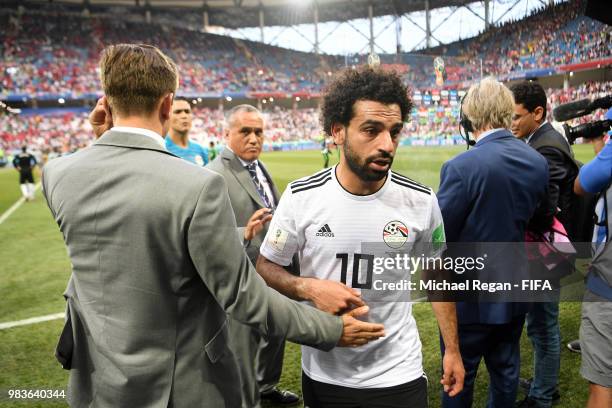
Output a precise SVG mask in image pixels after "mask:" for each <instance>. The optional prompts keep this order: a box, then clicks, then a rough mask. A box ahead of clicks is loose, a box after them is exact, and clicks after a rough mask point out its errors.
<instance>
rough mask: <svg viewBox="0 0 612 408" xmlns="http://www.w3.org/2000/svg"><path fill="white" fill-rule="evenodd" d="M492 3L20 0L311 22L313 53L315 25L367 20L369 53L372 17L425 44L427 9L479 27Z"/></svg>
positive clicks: (429, 34) (227, 20)
mask: <svg viewBox="0 0 612 408" xmlns="http://www.w3.org/2000/svg"><path fill="white" fill-rule="evenodd" d="M4 1H7V0H4ZM494 1H501V0H482V3H484V11H483V12H481V13H479V12H477V11H474V9H473V8H472V7H470V5H471V4H472V3H480V1H476V0H26V1H24V3H29V4H49V3H52V4H58V5H59V4H62V5H66V6H68V7H80V8H81V9H83V10H85V9H87V10H90V11H92V12H94V13H95V12H97V11H104V9H107V8H113V7H122V8H126V9H129V11H130V12H132V13H138V12H142V13H143V14H144V15H145V17H146V20H147V21H151V18H152V17H151V16H152V14H159V13H184V12H186V11H187V12H189V10H191V11H192V13H191V14H192V16H193V14H194V13H197V14H200V15H201V20H200V22H201V24H200V28H201V29H203V30H204V31H207V30H208V28H209V27H214V26H217V27H223V28H228V29H242V28H249V27H259V28H260V32H261V36H260V41H261V42H265V41H264V27H269V26H282V27H290V28H293V29H295V30H296V31H298V30H297V29H296V28H295V27H296V26H297V25H300V24H313V25H314V38H312V39H309V38H306V36H304V35H303V34H302V33H300V34H301V35H302V37H304V38H305V39H306V40H308V41H309V42H310V43H311V44H312V46H313V51H314V52H316V53H318V52H319V44H320V42H319V38H318V24H319V23H325V22H330V21H337V22H339V23H341V24H342V23H347V24H351V23H350V21H351V20H355V19H369V22H370V30H369V31H370V32H369V34H368V33H364V32H362V31H360V30H359V29H358V28H356V27H355V26H354V25H351V27H353V29H355V30H356V31H358V32H359V33H360V34H361V35H363V36H364V37H365V38H367V39H368V42H369V49H370V53H373V52H374V50H375V46H376V38H377V36H375V35H374V30H373V23H372V21H373V19H374V18H375V17H381V16H395V21H396V24H401V20H402V19H403V18H404V17H405V18H406V19H407V20H409V23H410V24H414V25H415V26H417V27H418V28H419V29H421V30H422V31H423V33H424V34H425V38H424V40H423V42H424V45H425V47H427V48H429V47H430V46H431V40H432V39H436V38H435V36H434V34H435V31H436V29H437V28H438V27H440V25H441V24H440V25H438V27H435V28H433V29H432V27H431V18H430V11H431V10H435V9H438V8H443V7H450V8H451V9H452V10H453V11H452V13H454V12H455V11H457V10H458V9H460V8H463V7H465V8H466V9H468V10H469V11H470V12H471V13H472V14H474V15H476V16H477V17H478V18H480V19H481V20H482V21H483V28H484V29H488V28H489V26H490V25H492V24H495V22H496V21H499V20H500V19H501V17H499V18H498V19H497V20H496V21H492V16H491V14H490V13H489V9H490V4H491V3H493V2H494ZM520 1H521V0H508V1H507V2H508V3H513V5H512V6H511V7H510V8H509V9H508V10H507V11H506V13H507V12H508V11H510V10H511V9H512V8H514V7H515V6H516V5H517V4H518V3H519V2H520ZM544 1H545V0H540V2H544ZM8 2H11V0H8ZM548 2H549V3H552V2H554V0H548ZM419 11H424V12H425V26H424V27H423V26H421V25H419V24H417V23H416V22H415V21H414V20H413V19H411V18H410V13H414V12H419ZM452 13H451V14H452ZM481 14H484V15H481ZM504 14H505V13H504ZM449 17H450V16H449ZM502 17H503V15H502ZM179 18H180V17H179ZM447 19H448V18H447ZM447 19H445V20H444V21H446V20H447ZM444 21H443V22H444ZM298 32H299V31H298ZM327 36H329V34H327ZM436 40H437V39H436ZM438 42H439V43H441V42H440V41H438Z"/></svg>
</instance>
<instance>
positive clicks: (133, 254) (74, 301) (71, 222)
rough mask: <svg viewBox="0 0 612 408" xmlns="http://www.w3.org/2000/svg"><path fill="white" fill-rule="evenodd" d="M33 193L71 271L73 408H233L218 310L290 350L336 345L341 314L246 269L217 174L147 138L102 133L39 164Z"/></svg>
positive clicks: (234, 376)
mask: <svg viewBox="0 0 612 408" xmlns="http://www.w3.org/2000/svg"><path fill="white" fill-rule="evenodd" d="M43 189H44V190H43V191H44V194H45V197H46V199H47V203H48V205H49V208H50V209H51V212H52V214H53V216H54V218H55V220H56V222H57V223H58V225H59V227H60V230H61V232H62V234H63V236H64V240H65V242H66V245H67V247H68V252H69V256H70V259H71V262H72V275H71V278H70V282H69V284H68V288H67V290H66V292H65V296H66V298H67V303H68V307H67V310H68V313H69V316H70V320H71V322H72V328H71V332H72V336H63V337H62V342H64V343H65V344H64V345H63V349H64V351H65V349H66V348H70V350H69V351H70V352H71V354H72V361H71V371H70V380H69V386H68V396H69V402H70V404H71V405H72V406H75V407H89V406H95V407H115V408H116V407H129V408H132V407H167V406H173V407H237V406H240V392H239V379H238V367H237V365H236V360H235V359H234V356H233V354H232V352H231V351H230V349H229V348H228V338H227V323H226V316H227V315H226V312H227V314H229V315H230V316H231V317H232V318H234V319H237V320H238V321H240V322H243V323H245V324H248V325H250V326H252V327H254V328H256V329H257V330H260V331H261V332H263V333H266V334H269V335H279V336H286V337H287V338H288V339H290V340H292V341H294V342H297V343H302V344H309V345H313V346H315V347H318V348H321V349H324V350H327V349H330V348H332V347H333V346H334V345H335V344H336V343H337V341H338V339H339V337H340V335H341V332H342V323H341V319H340V318H339V317H336V316H332V315H328V314H325V313H323V312H320V311H317V310H315V309H314V308H312V307H309V306H305V305H302V304H299V303H297V302H294V301H291V300H289V299H288V298H286V297H284V296H282V295H280V294H279V293H277V292H275V291H274V290H272V289H270V288H268V287H267V286H266V284H265V282H264V281H263V279H262V278H261V277H260V276H259V275H258V274H257V273H256V272H255V270H254V268H253V266H252V265H251V263H250V262H249V260H248V258H247V256H246V254H245V252H244V250H243V248H242V243H241V242H240V240H239V239H238V237H237V236H236V224H235V221H234V216H233V214H232V210H231V205H230V203H229V199H228V196H227V187H226V185H225V182H224V181H223V178H222V177H221V176H219V175H218V174H215V173H214V172H211V171H209V170H206V169H203V168H201V167H198V166H194V165H192V164H190V163H188V162H186V161H184V160H181V159H179V158H177V157H175V156H173V155H172V154H170V153H169V152H167V151H166V150H165V149H164V148H163V147H161V146H160V145H158V144H157V143H155V141H154V140H152V139H150V138H147V137H146V136H142V135H137V134H129V133H120V132H116V131H112V130H111V131H108V132H106V133H105V134H104V135H102V137H101V138H100V139H99V140H98V141H97V142H96V143H95V144H94V145H93V146H91V147H89V148H87V149H83V150H82V151H80V152H78V153H75V154H73V155H70V156H66V157H62V158H59V159H55V160H52V161H51V162H49V163H48V164H47V166H46V167H45V169H44V172H43ZM68 334H70V333H68ZM66 337H67V338H68V340H69V341H66ZM70 343H73V344H72V345H70ZM61 346H62V344H60V347H58V348H62V347H61Z"/></svg>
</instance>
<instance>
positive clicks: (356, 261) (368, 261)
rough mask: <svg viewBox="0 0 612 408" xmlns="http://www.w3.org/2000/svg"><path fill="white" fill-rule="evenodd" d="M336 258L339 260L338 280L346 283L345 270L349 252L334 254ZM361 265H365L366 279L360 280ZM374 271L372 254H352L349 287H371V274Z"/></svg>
mask: <svg viewBox="0 0 612 408" xmlns="http://www.w3.org/2000/svg"><path fill="white" fill-rule="evenodd" d="M336 259H340V261H341V268H342V269H341V272H340V281H341V282H342V283H344V284H345V285H346V272H347V270H348V261H349V254H346V253H345V254H336ZM362 265H363V266H364V267H365V270H366V271H365V272H366V279H365V282H363V283H362V282H361V279H359V277H360V276H359V275H360V274H361V270H362V269H363V268H362ZM373 272H374V255H367V254H353V279H352V282H351V285H350V286H351V287H352V288H355V289H372V274H373Z"/></svg>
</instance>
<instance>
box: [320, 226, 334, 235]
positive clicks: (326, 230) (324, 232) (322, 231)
mask: <svg viewBox="0 0 612 408" xmlns="http://www.w3.org/2000/svg"><path fill="white" fill-rule="evenodd" d="M316 235H317V237H330V238H332V237H334V233H333V232H332V231H331V228H329V225H327V224H325V225H324V226H322V227H321V228H320V229H319V231H317V234H316Z"/></svg>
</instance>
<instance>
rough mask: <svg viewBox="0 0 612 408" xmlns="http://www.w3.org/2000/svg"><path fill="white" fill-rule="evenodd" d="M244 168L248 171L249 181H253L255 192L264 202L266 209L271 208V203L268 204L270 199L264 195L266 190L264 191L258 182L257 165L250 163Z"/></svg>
mask: <svg viewBox="0 0 612 408" xmlns="http://www.w3.org/2000/svg"><path fill="white" fill-rule="evenodd" d="M245 167H246V169H247V170H248V171H249V175H250V176H251V180H253V184H255V190H257V193H258V194H259V197H261V200H262V201H263V202H264V204H265V205H266V207H268V208H272V203H271V202H270V199H269V198H268V195H267V194H266V190H265V189H264V186H263V185H262V184H261V182H260V181H259V177H257V170H256V169H257V164H256V163H251V164H247V165H246V166H245Z"/></svg>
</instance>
